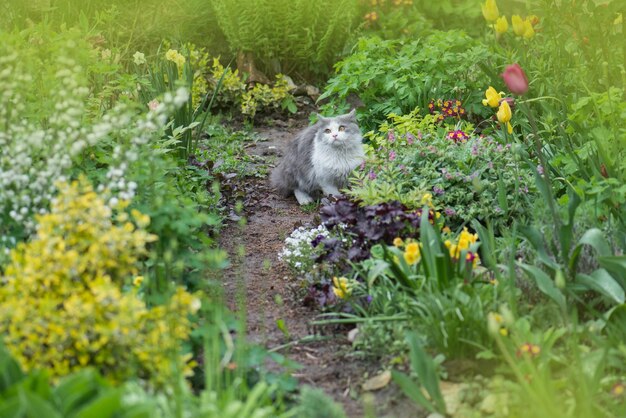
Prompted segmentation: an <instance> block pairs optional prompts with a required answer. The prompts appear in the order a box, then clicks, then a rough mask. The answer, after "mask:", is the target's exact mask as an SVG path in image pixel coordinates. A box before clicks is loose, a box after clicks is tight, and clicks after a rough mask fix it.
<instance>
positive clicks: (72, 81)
mask: <svg viewBox="0 0 626 418" xmlns="http://www.w3.org/2000/svg"><path fill="white" fill-rule="evenodd" d="M35 29H39V30H41V31H43V29H40V28H35ZM35 29H33V30H32V31H31V32H23V33H15V34H0V39H1V40H2V42H0V56H2V58H1V60H2V64H3V68H4V70H3V71H1V72H0V83H2V85H3V86H5V89H4V94H3V95H2V96H0V184H1V185H2V187H0V236H2V237H3V238H2V239H3V240H4V242H0V247H2V248H6V247H12V246H13V245H15V243H16V242H17V241H20V240H21V239H23V238H25V237H27V236H28V235H29V234H31V233H32V232H33V231H34V228H35V222H34V215H35V214H44V213H46V211H47V208H48V205H49V202H50V201H51V199H52V198H53V197H54V196H55V194H56V182H57V181H59V180H64V179H67V178H68V177H70V176H71V175H72V174H73V172H74V170H75V168H76V167H77V166H83V167H89V168H93V170H88V171H90V175H91V176H92V178H93V179H94V180H96V181H97V182H98V183H100V184H99V188H98V190H99V191H104V190H106V191H107V195H106V198H107V199H111V200H113V201H116V200H120V199H121V200H127V199H130V198H132V197H133V196H134V194H135V191H136V189H137V183H136V182H134V181H131V180H129V179H128V172H129V171H130V169H131V166H132V164H133V163H135V162H136V161H138V160H139V159H140V156H141V153H142V150H143V149H144V148H145V147H146V145H147V144H148V143H149V142H150V141H151V139H153V138H154V137H155V136H158V135H159V134H160V131H159V129H160V127H162V126H163V125H165V124H166V122H167V119H168V116H167V115H168V114H170V113H172V111H173V110H174V109H175V108H176V107H179V106H180V105H181V102H184V101H186V99H187V93H186V91H185V90H180V91H179V92H178V93H177V94H176V95H173V94H171V93H170V94H168V95H166V96H165V97H164V99H163V100H162V103H160V105H158V106H157V107H156V108H155V109H154V110H153V111H151V112H148V113H147V114H144V115H138V114H137V112H136V111H135V109H133V108H131V107H129V106H128V105H125V104H123V103H120V104H118V105H116V106H115V107H114V108H113V109H111V110H109V111H108V112H106V113H105V114H104V115H102V116H97V117H93V119H90V115H89V112H88V107H89V103H88V102H89V100H88V95H89V92H90V90H89V88H88V87H87V85H88V84H87V78H88V76H90V75H91V73H90V72H89V71H88V68H89V65H90V62H91V61H93V60H94V59H96V58H94V57H92V54H93V53H94V52H93V50H92V48H91V46H90V45H88V44H86V43H85V42H82V41H81V38H80V36H81V33H80V32H77V31H76V32H74V31H68V32H63V33H60V34H48V33H40V32H37V31H36V30H35ZM43 35H48V38H46V39H45V40H44V38H42V37H43ZM33 39H37V42H34V41H33ZM18 51H19V55H18ZM18 57H19V58H18ZM41 57H44V58H41ZM90 57H91V58H90ZM90 60H91V61H90ZM38 86H43V87H41V88H39V87H38ZM36 96H37V97H38V100H33V98H34V97H36Z"/></svg>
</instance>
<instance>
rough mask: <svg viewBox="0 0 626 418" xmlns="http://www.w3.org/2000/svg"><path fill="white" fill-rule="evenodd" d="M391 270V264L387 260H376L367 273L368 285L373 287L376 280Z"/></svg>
mask: <svg viewBox="0 0 626 418" xmlns="http://www.w3.org/2000/svg"><path fill="white" fill-rule="evenodd" d="M388 269H389V263H387V262H386V261H385V260H375V261H374V263H373V265H372V266H370V268H369V269H368V272H367V285H368V287H371V286H373V285H374V282H375V281H376V279H377V278H378V277H380V276H382V275H383V273H384V272H385V271H387V270H388Z"/></svg>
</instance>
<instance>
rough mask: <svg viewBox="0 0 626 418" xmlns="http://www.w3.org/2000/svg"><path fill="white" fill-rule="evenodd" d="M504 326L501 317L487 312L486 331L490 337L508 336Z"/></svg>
mask: <svg viewBox="0 0 626 418" xmlns="http://www.w3.org/2000/svg"><path fill="white" fill-rule="evenodd" d="M504 325H505V320H504V317H503V316H502V315H500V314H499V313H497V312H489V314H488V315H487V329H488V330H489V332H490V333H491V335H495V334H500V335H502V336H503V337H506V336H507V335H509V330H508V329H507V328H506V327H505V326H504Z"/></svg>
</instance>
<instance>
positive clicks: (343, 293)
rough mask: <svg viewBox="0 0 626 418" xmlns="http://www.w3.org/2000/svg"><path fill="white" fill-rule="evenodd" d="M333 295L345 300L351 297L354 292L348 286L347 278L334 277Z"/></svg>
mask: <svg viewBox="0 0 626 418" xmlns="http://www.w3.org/2000/svg"><path fill="white" fill-rule="evenodd" d="M333 293H334V294H335V296H337V297H338V298H339V299H345V298H347V297H348V296H350V293H352V290H351V289H350V287H349V286H348V279H346V278H345V277H333Z"/></svg>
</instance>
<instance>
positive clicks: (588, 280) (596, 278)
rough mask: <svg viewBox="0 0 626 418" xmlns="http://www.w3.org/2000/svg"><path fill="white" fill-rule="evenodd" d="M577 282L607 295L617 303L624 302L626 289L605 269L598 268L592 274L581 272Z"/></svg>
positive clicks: (577, 276)
mask: <svg viewBox="0 0 626 418" xmlns="http://www.w3.org/2000/svg"><path fill="white" fill-rule="evenodd" d="M576 282H577V283H580V284H582V285H584V286H586V287H587V288H589V289H592V290H595V291H596V292H598V293H600V294H602V295H603V296H606V297H607V298H609V299H611V300H612V301H613V302H615V303H617V304H622V303H624V300H625V296H624V289H622V287H621V286H620V284H619V283H618V282H617V281H616V280H615V279H614V278H613V276H611V274H610V273H609V272H608V271H606V270H605V269H598V270H596V271H594V272H593V273H591V275H587V274H582V273H579V274H577V275H576Z"/></svg>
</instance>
